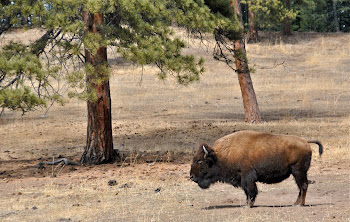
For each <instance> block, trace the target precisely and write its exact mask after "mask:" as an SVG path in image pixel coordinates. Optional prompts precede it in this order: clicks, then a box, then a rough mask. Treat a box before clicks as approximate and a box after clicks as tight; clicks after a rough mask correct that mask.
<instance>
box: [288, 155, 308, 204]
mask: <svg viewBox="0 0 350 222" xmlns="http://www.w3.org/2000/svg"><path fill="white" fill-rule="evenodd" d="M310 159H311V158H305V161H303V162H302V163H299V164H295V165H294V166H292V174H293V176H294V179H295V182H296V184H297V185H298V188H299V195H298V199H297V201H295V203H294V205H300V206H303V205H305V197H306V192H307V188H308V184H309V181H308V179H307V171H308V169H309V166H310Z"/></svg>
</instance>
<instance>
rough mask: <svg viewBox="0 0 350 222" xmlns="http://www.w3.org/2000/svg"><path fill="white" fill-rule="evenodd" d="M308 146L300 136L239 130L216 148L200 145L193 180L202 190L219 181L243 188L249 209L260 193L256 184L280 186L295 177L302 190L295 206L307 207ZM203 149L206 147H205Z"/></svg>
mask: <svg viewBox="0 0 350 222" xmlns="http://www.w3.org/2000/svg"><path fill="white" fill-rule="evenodd" d="M309 143H316V144H318V145H319V153H320V155H321V154H322V150H323V147H322V144H321V143H320V142H319V141H317V140H313V141H307V140H305V139H303V138H301V137H297V136H289V135H274V134H269V133H261V132H254V131H240V132H235V133H232V134H230V135H227V136H224V137H222V138H220V139H218V140H217V141H216V142H215V143H214V145H213V147H210V146H209V145H207V144H201V145H200V146H199V148H198V149H197V152H196V154H195V156H194V158H193V163H192V165H191V172H190V177H191V179H192V180H193V181H194V182H196V183H198V185H199V186H200V187H201V188H203V189H206V188H209V186H210V184H212V183H215V182H217V181H221V182H225V183H230V184H232V185H233V186H235V187H242V188H243V190H244V191H245V193H246V196H247V206H249V207H252V206H253V204H254V201H255V198H256V196H257V194H258V190H257V187H256V182H263V183H278V182H281V181H283V180H284V179H286V178H288V177H289V176H290V174H292V175H293V176H294V178H295V181H296V183H297V185H298V187H299V190H300V192H299V195H298V198H297V201H296V202H295V203H294V204H295V205H304V204H305V196H306V192H307V187H308V180H307V171H308V169H309V166H310V161H311V154H312V151H311V147H310V145H309ZM203 147H204V148H203Z"/></svg>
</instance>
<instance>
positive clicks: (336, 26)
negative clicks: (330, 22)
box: [332, 0, 340, 32]
mask: <svg viewBox="0 0 350 222" xmlns="http://www.w3.org/2000/svg"><path fill="white" fill-rule="evenodd" d="M332 6H333V17H334V25H335V31H336V32H340V28H339V27H340V26H339V21H338V16H337V5H336V2H335V0H333V1H332Z"/></svg>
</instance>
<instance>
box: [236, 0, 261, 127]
mask: <svg viewBox="0 0 350 222" xmlns="http://www.w3.org/2000/svg"><path fill="white" fill-rule="evenodd" d="M232 5H233V7H234V9H235V14H236V16H238V18H239V19H240V23H241V27H242V28H243V21H242V17H241V15H242V13H241V7H240V0H233V1H232ZM234 52H235V54H234V57H235V63H236V72H237V74H238V81H239V85H240V87H241V92H242V98H243V106H244V113H245V118H244V120H245V121H246V122H249V123H258V122H261V115H260V110H259V106H258V101H257V99H256V96H255V91H254V87H253V82H252V79H251V77H250V70H249V67H248V60H247V57H246V50H245V42H244V38H243V37H242V38H241V39H240V40H236V41H235V42H234Z"/></svg>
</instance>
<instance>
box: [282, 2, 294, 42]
mask: <svg viewBox="0 0 350 222" xmlns="http://www.w3.org/2000/svg"><path fill="white" fill-rule="evenodd" d="M284 7H286V8H287V9H288V10H290V0H284ZM291 34H292V31H291V29H290V19H289V18H286V19H285V20H284V21H283V35H291Z"/></svg>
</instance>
